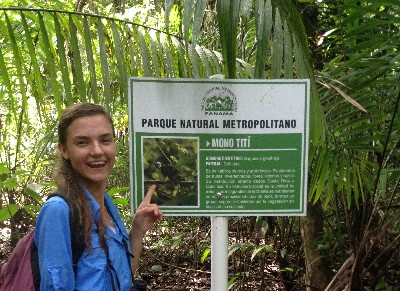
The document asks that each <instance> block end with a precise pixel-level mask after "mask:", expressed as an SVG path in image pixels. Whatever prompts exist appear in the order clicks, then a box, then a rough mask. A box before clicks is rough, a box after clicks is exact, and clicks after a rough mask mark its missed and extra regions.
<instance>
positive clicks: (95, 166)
mask: <svg viewBox="0 0 400 291" xmlns="http://www.w3.org/2000/svg"><path fill="white" fill-rule="evenodd" d="M105 164H106V162H92V163H88V166H89V167H90V168H93V169H99V168H102V167H104V166H105Z"/></svg>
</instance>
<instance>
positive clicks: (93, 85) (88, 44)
mask: <svg viewBox="0 0 400 291" xmlns="http://www.w3.org/2000/svg"><path fill="white" fill-rule="evenodd" d="M83 33H84V38H85V49H86V58H87V62H88V69H89V75H90V81H89V84H90V89H91V93H92V94H91V95H92V97H93V101H94V103H99V94H98V91H97V77H96V64H95V60H94V51H93V47H92V37H91V33H90V28H89V20H88V18H87V17H86V16H85V17H84V18H83Z"/></svg>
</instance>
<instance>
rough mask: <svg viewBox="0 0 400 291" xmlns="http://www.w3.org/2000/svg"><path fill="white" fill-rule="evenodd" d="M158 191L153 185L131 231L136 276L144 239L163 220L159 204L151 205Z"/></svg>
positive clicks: (134, 220) (133, 221) (135, 216)
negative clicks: (155, 224) (154, 194)
mask: <svg viewBox="0 0 400 291" xmlns="http://www.w3.org/2000/svg"><path fill="white" fill-rule="evenodd" d="M155 189H156V186H155V185H153V186H151V187H150V189H149V191H148V192H147V194H146V196H145V197H144V199H143V201H142V203H141V204H140V205H139V207H138V209H137V210H136V213H135V215H134V217H133V220H132V226H131V230H130V232H129V240H130V242H131V248H132V254H133V260H132V272H133V274H135V272H136V270H137V269H138V268H139V258H140V253H141V251H142V248H143V238H144V236H145V234H146V232H147V231H148V230H149V229H150V228H151V227H152V226H153V225H154V223H155V222H156V221H158V220H161V219H162V212H161V210H160V208H158V206H157V204H151V203H150V201H151V197H152V195H153V193H154V191H155Z"/></svg>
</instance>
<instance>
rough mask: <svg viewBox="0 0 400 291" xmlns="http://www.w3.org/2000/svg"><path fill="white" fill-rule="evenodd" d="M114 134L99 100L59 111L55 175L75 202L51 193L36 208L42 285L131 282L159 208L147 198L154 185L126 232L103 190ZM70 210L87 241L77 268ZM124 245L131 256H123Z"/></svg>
mask: <svg viewBox="0 0 400 291" xmlns="http://www.w3.org/2000/svg"><path fill="white" fill-rule="evenodd" d="M114 137H115V135H114V125H113V122H112V119H111V117H110V116H109V115H108V114H107V112H106V111H105V110H104V108H103V107H102V106H100V105H96V104H91V103H80V104H75V105H72V106H70V107H68V108H67V109H66V110H65V111H64V112H63V114H62V115H61V118H60V121H59V125H58V139H59V143H58V150H59V153H60V155H59V160H58V163H57V166H56V169H55V173H54V180H55V182H56V185H57V187H58V189H59V190H60V191H62V192H63V193H64V195H65V196H66V197H68V200H69V203H70V204H73V205H74V206H76V207H71V208H72V209H71V210H70V208H69V206H68V203H67V202H66V201H65V200H64V199H62V198H60V197H57V196H55V197H52V198H50V199H49V200H47V202H46V203H45V204H44V205H43V207H42V209H41V211H40V213H39V218H38V221H37V224H36V228H35V243H36V245H37V247H38V254H39V269H40V277H41V282H40V289H41V290H91V291H92V290H129V289H130V287H131V285H132V272H133V273H134V272H135V271H136V270H137V268H138V263H139V256H140V252H141V249H142V240H143V237H144V235H145V233H146V232H147V231H148V230H149V229H150V228H151V227H152V226H153V224H154V223H155V222H156V221H157V220H160V219H161V218H162V213H161V211H160V209H159V208H158V207H157V205H155V204H150V199H151V195H152V193H153V192H154V190H155V186H153V187H151V188H150V190H149V192H148V193H147V194H146V196H145V198H144V199H143V203H142V204H141V205H140V206H139V208H138V210H137V212H136V213H135V215H134V217H133V220H132V226H131V229H130V232H129V235H128V233H127V231H126V228H125V226H124V224H123V222H122V221H121V218H120V216H119V214H118V211H117V208H116V207H115V205H114V204H113V202H112V200H111V198H110V197H109V196H108V194H107V191H106V188H107V180H108V177H109V176H110V173H111V171H112V169H113V165H114V161H115V156H116V148H115V142H114ZM74 210H75V212H76V213H74V217H78V221H79V225H80V228H79V230H78V231H79V232H80V233H79V237H82V238H83V240H84V242H85V246H86V248H85V250H84V251H83V254H82V256H81V257H80V259H79V261H78V263H77V266H76V272H75V271H74V269H73V266H72V248H71V234H70V223H69V222H70V220H69V219H70V211H74ZM125 242H128V244H126V243H125ZM104 244H105V245H104ZM127 249H128V251H129V252H130V253H131V254H132V255H133V259H130V257H129V256H127ZM107 252H108V255H107ZM129 261H131V262H129ZM112 269H113V270H112Z"/></svg>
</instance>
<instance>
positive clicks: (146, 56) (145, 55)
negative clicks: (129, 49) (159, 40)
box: [137, 30, 153, 77]
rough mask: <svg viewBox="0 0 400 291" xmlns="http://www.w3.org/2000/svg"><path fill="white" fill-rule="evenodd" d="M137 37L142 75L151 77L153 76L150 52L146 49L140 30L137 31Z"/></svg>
mask: <svg viewBox="0 0 400 291" xmlns="http://www.w3.org/2000/svg"><path fill="white" fill-rule="evenodd" d="M137 36H138V40H139V46H140V50H141V56H142V65H143V67H142V68H143V72H142V74H143V76H145V77H152V75H153V74H152V72H151V63H150V52H149V49H148V47H147V44H146V40H145V38H144V35H143V34H142V32H141V31H140V30H137Z"/></svg>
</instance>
